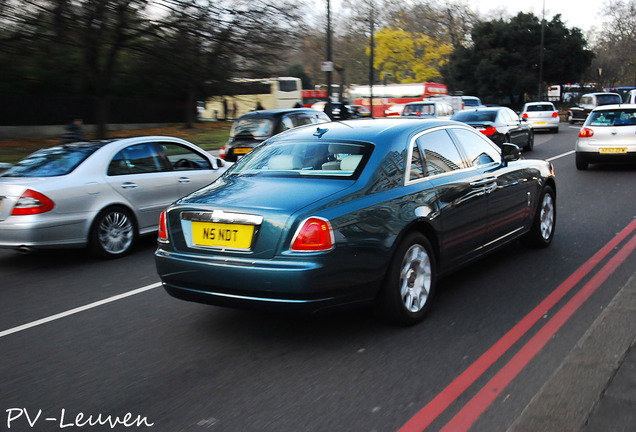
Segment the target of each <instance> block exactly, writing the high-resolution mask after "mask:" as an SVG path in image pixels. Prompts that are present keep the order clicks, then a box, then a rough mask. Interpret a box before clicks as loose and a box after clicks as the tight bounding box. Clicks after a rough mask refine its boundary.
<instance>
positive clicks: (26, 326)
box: [0, 282, 161, 338]
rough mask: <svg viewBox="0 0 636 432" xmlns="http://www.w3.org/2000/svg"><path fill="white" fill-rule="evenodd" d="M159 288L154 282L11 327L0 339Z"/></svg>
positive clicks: (159, 283) (1, 334)
mask: <svg viewBox="0 0 636 432" xmlns="http://www.w3.org/2000/svg"><path fill="white" fill-rule="evenodd" d="M160 286H161V282H156V283H153V284H151V285H146V286H145V287H141V288H137V289H135V290H132V291H128V292H125V293H123V294H119V295H116V296H113V297H108V298H106V299H104V300H99V301H96V302H93V303H89V304H87V305H84V306H80V307H77V308H75V309H70V310H67V311H66V312H61V313H59V314H55V315H51V316H49V317H46V318H42V319H39V320H37V321H32V322H30V323H27V324H23V325H21V326H17V327H13V328H10V329H8V330H4V331H1V332H0V338H1V337H5V336H8V335H10V334H13V333H18V332H21V331H23V330H27V329H30V328H32V327H36V326H39V325H42V324H46V323H48V322H51V321H55V320H58V319H61V318H65V317H67V316H70V315H73V314H76V313H79V312H83V311H85V310H88V309H93V308H96V307H98V306H102V305H105V304H107V303H112V302H114V301H117V300H121V299H123V298H126V297H130V296H133V295H136V294H140V293H142V292H144V291H148V290H151V289H154V288H158V287H160Z"/></svg>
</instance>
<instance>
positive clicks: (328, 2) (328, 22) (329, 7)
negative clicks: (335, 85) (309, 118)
mask: <svg viewBox="0 0 636 432" xmlns="http://www.w3.org/2000/svg"><path fill="white" fill-rule="evenodd" d="M327 62H329V63H330V64H332V62H333V55H332V52H331V2H330V0H327ZM331 74H332V68H329V70H327V113H328V115H329V117H331V116H332V114H331V78H332V75H331Z"/></svg>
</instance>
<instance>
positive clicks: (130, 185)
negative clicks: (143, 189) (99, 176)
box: [121, 182, 137, 189]
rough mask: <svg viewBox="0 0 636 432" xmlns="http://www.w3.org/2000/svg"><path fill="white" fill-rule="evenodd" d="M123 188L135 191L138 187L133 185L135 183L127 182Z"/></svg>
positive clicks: (135, 184)
mask: <svg viewBox="0 0 636 432" xmlns="http://www.w3.org/2000/svg"><path fill="white" fill-rule="evenodd" d="M121 187H122V188H123V189H134V188H136V187H137V183H133V182H125V183H122V184H121Z"/></svg>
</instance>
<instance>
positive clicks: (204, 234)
mask: <svg viewBox="0 0 636 432" xmlns="http://www.w3.org/2000/svg"><path fill="white" fill-rule="evenodd" d="M253 236H254V225H238V224H224V223H215V222H198V221H192V241H193V243H194V244H195V245H198V246H214V247H224V248H232V249H249V248H250V247H251V246H252V237H253Z"/></svg>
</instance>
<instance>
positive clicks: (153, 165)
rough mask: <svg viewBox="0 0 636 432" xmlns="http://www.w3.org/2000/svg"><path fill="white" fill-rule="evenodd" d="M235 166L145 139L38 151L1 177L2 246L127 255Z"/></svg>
mask: <svg viewBox="0 0 636 432" xmlns="http://www.w3.org/2000/svg"><path fill="white" fill-rule="evenodd" d="M228 166H229V164H227V163H225V162H224V161H221V160H219V159H216V158H214V157H213V156H211V155H210V154H209V153H207V152H206V151H205V150H202V149H201V148H199V147H197V146H195V145H194V144H191V143H189V142H187V141H184V140H182V139H179V138H173V137H165V136H144V137H136V138H124V139H116V140H110V141H92V142H77V143H73V144H65V145H60V146H56V147H51V148H46V149H42V150H38V151H37V152H35V153H33V154H31V155H30V156H28V157H26V158H25V159H23V160H22V161H20V162H18V163H17V164H16V165H15V166H13V167H11V168H9V169H8V170H6V171H5V172H3V173H2V174H0V248H13V249H17V250H20V251H29V250H31V249H40V248H60V247H88V248H89V249H90V250H91V252H93V253H94V254H95V255H97V256H100V257H105V258H116V257H120V256H124V255H126V254H127V253H129V252H130V251H131V249H132V248H133V246H134V244H135V241H136V239H137V238H138V236H140V235H144V234H149V233H153V232H156V231H157V226H158V221H159V215H160V213H161V212H162V211H163V210H164V209H165V208H166V207H167V206H168V205H169V204H170V203H172V202H173V201H175V200H176V199H178V198H179V197H182V196H184V195H187V194H189V193H190V192H193V191H194V190H196V189H199V188H201V187H203V186H205V185H207V184H209V183H211V182H212V181H214V180H215V179H216V178H217V177H219V176H220V175H221V174H222V173H223V172H225V170H226V169H227V167H228Z"/></svg>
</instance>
